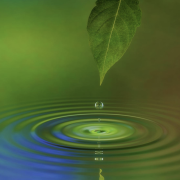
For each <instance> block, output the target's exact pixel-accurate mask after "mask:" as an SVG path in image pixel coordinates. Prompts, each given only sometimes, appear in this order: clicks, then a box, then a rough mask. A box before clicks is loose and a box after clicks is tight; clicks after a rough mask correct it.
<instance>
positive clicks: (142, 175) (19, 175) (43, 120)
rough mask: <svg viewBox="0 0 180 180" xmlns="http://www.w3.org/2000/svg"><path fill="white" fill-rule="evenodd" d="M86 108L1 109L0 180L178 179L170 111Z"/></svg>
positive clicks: (71, 103)
mask: <svg viewBox="0 0 180 180" xmlns="http://www.w3.org/2000/svg"><path fill="white" fill-rule="evenodd" d="M94 102H96V100H95V99H94V100H93V99H91V100H88V99H87V100H84V99H83V100H53V101H46V102H38V103H31V104H30V103H29V104H22V105H19V106H17V105H16V106H11V107H6V108H1V112H0V179H8V180H11V179H13V180H14V179H15V180H16V179H18V180H24V179H28V180H32V179H33V178H34V179H37V177H38V180H39V179H40V180H41V179H53V180H55V179H58V180H59V179H61V178H67V179H69V180H71V179H88V177H89V176H90V175H91V177H92V176H93V177H94V178H95V179H97V178H98V172H99V169H102V173H101V174H102V175H103V177H104V178H105V179H106V178H107V179H112V180H114V179H120V178H122V179H123V178H124V179H128V180H132V179H133V180H134V179H135V180H136V179H137V180H139V179H147V180H151V179H152V180H156V179H158V180H159V179H160V180H161V179H162V180H166V179H167V180H168V179H180V173H179V168H180V141H179V137H180V131H179V129H180V112H179V108H178V107H173V106H168V105H165V104H164V103H163V104H161V103H159V102H156V103H148V104H143V103H131V104H128V103H123V101H122V100H120V99H118V100H109V99H103V100H102V102H103V103H104V105H105V107H104V109H100V110H97V109H95V108H94ZM99 118H100V119H101V121H99V120H98V119H99ZM9 172H11V173H9ZM27 173H28V174H31V176H28V177H27Z"/></svg>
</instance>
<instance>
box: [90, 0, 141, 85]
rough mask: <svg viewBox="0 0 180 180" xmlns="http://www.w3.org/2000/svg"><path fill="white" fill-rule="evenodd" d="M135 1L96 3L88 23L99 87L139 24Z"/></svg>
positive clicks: (138, 9)
mask: <svg viewBox="0 0 180 180" xmlns="http://www.w3.org/2000/svg"><path fill="white" fill-rule="evenodd" d="M138 4H139V1H138V0H97V1H96V6H95V7H94V9H93V10H92V12H91V14H90V17H89V20H88V26H87V29H88V33H89V40H90V47H91V50H92V53H93V56H94V59H95V60H96V62H97V65H98V69H99V73H100V85H101V84H102V82H103V79H104V76H105V74H106V73H107V71H108V70H109V69H110V68H111V67H112V66H113V65H114V64H115V63H116V62H117V61H118V60H119V59H121V57H122V56H123V54H124V53H125V52H126V50H127V48H128V47H129V45H130V43H131V41H132V38H133V36H134V34H135V32H136V28H137V27H138V26H140V23H141V10H140V8H139V6H138Z"/></svg>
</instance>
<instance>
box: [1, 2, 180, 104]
mask: <svg viewBox="0 0 180 180" xmlns="http://www.w3.org/2000/svg"><path fill="white" fill-rule="evenodd" d="M94 5H95V0H51V1H49V0H31V1H30V0H16V1H14V0H1V1H0V22H1V23H0V26H1V27H0V105H6V104H9V103H19V102H22V101H25V102H26V101H31V100H36V101H38V100H41V99H51V98H80V97H82V98H84V97H97V99H100V97H106V98H112V97H115V98H116V97H124V98H127V99H131V100H134V99H137V100H138V99H139V98H141V99H144V100H152V99H153V100H157V99H167V100H171V99H176V98H177V97H179V95H180V84H179V79H180V33H179V32H180V11H179V9H180V1H179V0H140V6H141V9H142V25H141V26H140V27H139V28H138V29H137V33H136V35H135V37H134V38H133V41H132V43H131V45H130V47H129V49H128V50H127V52H126V53H125V55H124V56H123V58H122V59H121V60H120V61H119V62H118V63H116V64H115V65H114V66H113V67H112V68H111V69H110V71H109V72H108V73H107V74H106V77H105V79H104V82H103V84H102V86H100V85H99V73H98V69H97V65H96V63H95V61H94V59H93V56H92V53H91V50H90V47H89V42H88V34H87V31H86V26H87V20H88V16H89V14H90V12H91V10H92V8H93V7H94Z"/></svg>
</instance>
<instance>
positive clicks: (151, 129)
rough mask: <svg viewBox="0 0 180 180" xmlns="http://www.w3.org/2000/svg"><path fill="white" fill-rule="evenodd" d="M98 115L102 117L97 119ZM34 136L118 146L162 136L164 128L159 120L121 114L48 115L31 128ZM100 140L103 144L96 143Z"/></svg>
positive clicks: (86, 145) (52, 140)
mask: <svg viewBox="0 0 180 180" xmlns="http://www.w3.org/2000/svg"><path fill="white" fill-rule="evenodd" d="M98 117H101V119H102V121H101V122H98V121H97V119H98ZM31 133H32V137H34V139H35V140H37V141H40V142H44V143H47V144H52V145H55V146H63V147H69V148H81V149H118V148H125V147H135V146H142V145H146V144H148V143H151V142H153V141H157V140H158V139H160V138H161V137H162V136H163V134H164V132H163V128H162V127H161V126H160V125H158V124H157V123H155V122H153V121H151V120H148V119H143V118H140V117H136V116H128V115H121V114H106V113H104V114H94V113H91V114H76V115H74V116H73V115H71V116H62V117H57V118H52V119H47V120H44V121H41V122H40V123H37V124H36V125H35V126H33V127H32V129H31ZM97 141H100V142H101V147H98V146H97Z"/></svg>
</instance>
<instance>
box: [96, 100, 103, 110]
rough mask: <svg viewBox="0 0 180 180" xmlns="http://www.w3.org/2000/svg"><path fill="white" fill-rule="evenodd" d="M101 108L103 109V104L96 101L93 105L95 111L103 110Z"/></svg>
mask: <svg viewBox="0 0 180 180" xmlns="http://www.w3.org/2000/svg"><path fill="white" fill-rule="evenodd" d="M103 107H104V104H103V103H102V102H100V101H97V102H96V103H95V108H96V109H103Z"/></svg>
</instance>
